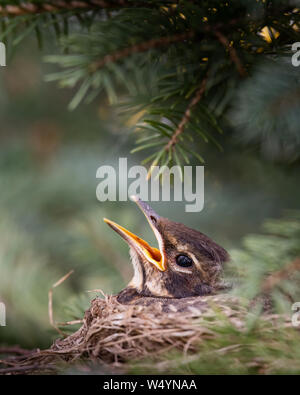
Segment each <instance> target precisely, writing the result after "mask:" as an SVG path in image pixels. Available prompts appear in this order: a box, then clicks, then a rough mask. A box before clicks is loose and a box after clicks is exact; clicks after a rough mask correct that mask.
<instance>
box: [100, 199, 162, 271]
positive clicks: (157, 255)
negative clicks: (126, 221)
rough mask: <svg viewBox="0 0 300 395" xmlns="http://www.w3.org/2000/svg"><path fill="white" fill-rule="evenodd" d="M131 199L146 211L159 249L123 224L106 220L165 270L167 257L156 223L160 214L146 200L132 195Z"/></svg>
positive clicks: (126, 239) (152, 261) (129, 242)
mask: <svg viewBox="0 0 300 395" xmlns="http://www.w3.org/2000/svg"><path fill="white" fill-rule="evenodd" d="M131 199H132V200H133V201H135V202H136V204H137V205H138V206H139V208H140V209H141V210H142V212H143V213H144V215H145V217H146V218H147V220H148V222H149V224H150V226H151V228H152V230H153V232H154V234H155V237H156V239H157V241H158V245H159V249H158V248H155V247H151V246H150V245H149V244H148V243H147V242H146V241H145V240H143V239H141V238H140V237H138V236H136V235H135V234H133V233H131V232H130V231H129V230H127V229H125V228H123V226H121V225H118V224H116V223H115V222H113V221H111V220H109V219H107V218H103V220H104V222H106V223H107V224H108V225H109V226H110V227H111V228H112V229H113V230H114V231H116V232H117V233H118V234H119V235H120V236H121V237H122V238H123V239H124V240H125V241H126V242H127V243H128V244H129V245H130V246H131V247H133V248H134V249H135V250H137V252H139V253H141V254H142V255H143V256H144V257H145V258H146V259H147V261H148V262H150V263H152V264H153V265H154V266H156V267H157V268H158V269H159V270H160V271H165V270H166V268H165V258H164V253H163V241H162V237H161V235H160V233H159V231H158V230H157V227H156V224H157V221H158V219H159V216H158V215H157V214H156V213H155V211H154V210H152V208H151V207H150V206H149V205H148V204H147V203H145V202H143V201H142V200H140V199H139V198H137V197H136V196H132V197H131Z"/></svg>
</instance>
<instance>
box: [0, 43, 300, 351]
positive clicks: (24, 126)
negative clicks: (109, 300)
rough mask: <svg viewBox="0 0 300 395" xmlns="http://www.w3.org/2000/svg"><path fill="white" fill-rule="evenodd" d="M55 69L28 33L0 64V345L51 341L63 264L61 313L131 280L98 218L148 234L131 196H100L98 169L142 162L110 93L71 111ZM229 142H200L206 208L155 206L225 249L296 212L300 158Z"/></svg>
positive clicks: (124, 255) (70, 313)
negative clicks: (51, 79) (272, 155)
mask: <svg viewBox="0 0 300 395" xmlns="http://www.w3.org/2000/svg"><path fill="white" fill-rule="evenodd" d="M45 52H46V51H45ZM50 71H51V67H50V66H47V65H45V64H44V63H43V53H41V52H40V51H38V50H37V48H36V45H35V44H34V43H32V42H31V41H28V42H24V43H23V44H22V46H20V47H18V48H17V50H16V52H15V54H14V55H13V56H12V57H10V59H8V65H7V67H5V68H4V67H2V68H0V116H1V122H0V142H1V143H0V185H1V194H0V234H1V241H0V301H3V302H5V304H6V307H7V326H6V327H0V343H1V344H11V345H13V344H19V345H21V346H23V347H46V346H48V345H49V344H50V343H51V341H52V339H53V338H54V337H56V335H57V334H56V332H55V331H54V330H53V329H52V328H51V326H50V324H49V319H48V291H49V289H50V288H51V286H52V284H53V283H55V282H56V281H57V280H58V279H59V278H60V277H62V276H63V275H65V274H66V273H67V272H69V271H70V270H74V273H73V274H72V276H71V277H70V278H69V279H67V280H66V281H65V282H64V283H63V284H62V285H61V286H60V287H58V288H57V289H55V291H54V314H55V320H56V321H67V320H72V319H77V318H81V316H82V311H83V310H84V309H85V308H87V307H88V305H89V300H90V299H91V298H93V297H95V295H97V292H87V291H88V290H94V289H102V290H103V291H104V292H106V293H109V294H110V293H114V292H118V291H119V290H120V289H121V288H122V287H123V286H124V285H125V284H126V282H127V281H129V280H130V276H131V274H132V272H131V265H130V261H129V255H128V248H127V245H126V244H125V243H124V242H123V241H122V240H121V239H120V238H119V237H118V236H117V235H116V234H115V233H114V232H113V231H112V230H111V229H110V228H108V227H107V225H105V224H104V223H103V221H102V217H104V216H105V217H108V218H110V219H113V220H115V221H116V222H118V223H120V224H122V225H125V226H126V227H128V228H129V229H130V230H132V231H133V232H134V233H137V234H138V235H141V236H142V237H144V238H145V239H146V240H147V241H149V242H154V238H153V235H152V233H151V230H150V229H149V228H148V225H147V223H146V221H145V220H144V217H143V215H142V214H141V213H140V212H139V210H138V209H137V207H136V206H135V205H134V204H133V203H132V202H130V201H128V202H106V203H100V202H99V201H97V199H96V187H97V183H98V182H99V181H97V179H96V170H97V168H98V167H99V166H101V165H103V164H111V165H116V166H117V163H118V158H119V157H128V161H129V163H130V164H139V163H140V160H141V158H142V157H139V155H138V154H134V155H130V154H129V151H130V149H131V148H132V146H133V140H134V139H133V137H132V131H131V130H130V128H129V126H128V124H126V123H125V122H123V121H122V118H121V117H120V116H119V114H118V112H117V110H116V109H115V108H112V107H111V106H109V105H108V103H107V102H106V99H105V98H103V99H101V98H100V99H99V100H97V101H95V102H94V103H93V104H92V105H82V106H80V107H79V108H78V109H77V110H76V111H73V112H69V111H68V110H67V105H68V103H69V101H70V99H71V97H72V92H70V91H69V90H63V89H58V88H57V86H55V85H54V84H50V83H46V82H45V81H44V77H45V75H47V73H48V72H50ZM228 133H230V131H228ZM224 144H225V146H224V153H220V152H217V151H216V150H215V148H214V147H211V146H209V147H207V148H206V147H203V150H202V152H203V151H204V152H205V158H206V159H207V160H206V165H205V206H204V210H203V211H202V212H200V213H196V214H195V213H185V211H184V204H182V203H172V202H170V203H153V205H152V206H153V208H154V209H155V210H157V211H158V212H159V214H161V215H163V216H166V217H169V218H171V219H172V220H175V221H179V222H183V223H185V224H187V225H188V226H191V227H193V228H196V229H198V230H200V231H202V232H204V233H206V234H208V235H209V236H211V237H212V238H214V239H215V240H216V241H217V242H219V243H220V244H222V245H223V246H224V247H225V248H228V249H229V250H230V249H232V248H235V247H238V246H239V245H240V243H241V239H242V238H243V236H245V235H246V234H249V233H253V232H258V231H259V230H260V226H261V224H262V222H263V221H264V220H265V219H266V218H279V217H280V216H281V215H282V212H283V210H284V209H299V208H300V187H299V165H298V164H297V163H296V164H294V165H282V164H278V163H277V164H276V163H271V162H266V161H264V160H263V159H261V158H260V155H259V153H258V152H257V151H256V150H255V148H253V147H252V148H249V149H248V150H247V149H245V148H243V150H239V148H238V146H237V143H235V142H234V141H233V142H232V141H231V143H230V146H229V145H228V144H227V145H226V143H225V142H224ZM143 157H144V153H143ZM98 293H99V292H98Z"/></svg>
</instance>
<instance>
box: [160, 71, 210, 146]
mask: <svg viewBox="0 0 300 395" xmlns="http://www.w3.org/2000/svg"><path fill="white" fill-rule="evenodd" d="M206 83H207V76H206V77H205V78H204V79H203V80H202V82H201V85H200V87H199V88H198V89H197V91H196V94H195V96H194V97H193V99H192V100H191V101H190V103H189V105H188V107H187V109H186V110H185V113H184V115H183V117H182V119H181V121H180V123H179V125H178V127H177V129H176V130H175V132H174V133H173V135H172V137H171V139H170V141H169V142H168V144H167V145H166V147H165V150H166V151H169V150H170V149H172V148H173V147H174V145H175V144H176V143H177V141H178V137H179V136H180V135H181V134H182V133H183V131H184V129H185V126H186V125H187V123H188V122H189V121H190V119H191V115H192V109H193V108H194V107H195V106H196V105H197V104H198V103H199V101H200V100H201V98H202V96H203V94H204V92H205V88H206Z"/></svg>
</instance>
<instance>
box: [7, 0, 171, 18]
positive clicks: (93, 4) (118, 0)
mask: <svg viewBox="0 0 300 395" xmlns="http://www.w3.org/2000/svg"><path fill="white" fill-rule="evenodd" d="M169 3H177V1H169ZM149 5H150V6H151V4H146V3H145V2H141V1H140V2H138V1H136V2H133V1H131V2H128V1H126V0H109V1H108V0H89V1H77V0H71V1H65V0H47V1H45V2H42V3H31V2H28V1H27V2H25V1H24V2H21V3H20V4H12V5H4V6H0V15H1V16H20V15H33V14H41V13H47V12H48V13H54V12H61V11H75V10H86V11H89V10H95V9H112V8H123V7H135V8H137V7H143V6H147V7H149Z"/></svg>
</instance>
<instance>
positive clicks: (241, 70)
mask: <svg viewBox="0 0 300 395" xmlns="http://www.w3.org/2000/svg"><path fill="white" fill-rule="evenodd" d="M214 34H215V36H216V37H217V39H218V40H219V41H220V43H221V44H222V45H223V46H224V47H225V48H226V49H227V50H228V52H229V56H230V58H231V60H232V62H233V63H234V64H235V65H236V68H237V71H238V72H239V74H240V76H241V77H243V78H244V77H246V76H247V71H246V70H245V68H244V65H243V63H242V61H241V59H240V58H239V56H238V54H237V51H236V49H235V48H234V47H233V46H232V45H231V44H230V42H229V41H228V38H227V37H226V36H225V35H224V34H223V33H221V32H220V31H219V30H215V32H214Z"/></svg>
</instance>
